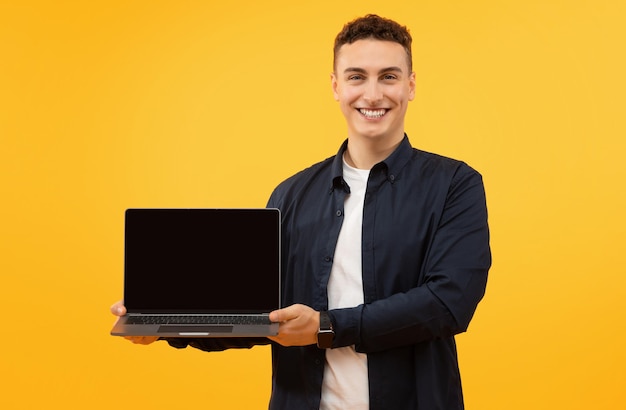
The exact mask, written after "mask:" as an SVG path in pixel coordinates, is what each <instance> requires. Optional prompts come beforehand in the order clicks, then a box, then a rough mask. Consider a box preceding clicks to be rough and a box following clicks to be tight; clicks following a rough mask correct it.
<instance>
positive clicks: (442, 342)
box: [191, 136, 491, 410]
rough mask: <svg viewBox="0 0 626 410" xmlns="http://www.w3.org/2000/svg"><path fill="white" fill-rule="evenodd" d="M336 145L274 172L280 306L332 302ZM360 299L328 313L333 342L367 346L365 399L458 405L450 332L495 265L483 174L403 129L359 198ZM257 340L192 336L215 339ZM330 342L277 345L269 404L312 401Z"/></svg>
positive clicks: (315, 402) (307, 405)
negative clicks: (327, 154)
mask: <svg viewBox="0 0 626 410" xmlns="http://www.w3.org/2000/svg"><path fill="white" fill-rule="evenodd" d="M346 147H347V141H346V142H344V144H343V145H342V147H341V148H340V150H339V152H338V154H337V155H336V156H334V157H331V158H328V159H327V160H325V161H322V162H320V163H318V164H315V165H313V166H312V167H310V168H307V169H305V170H303V171H301V172H299V173H298V174H296V175H294V176H292V177H291V178H289V179H287V180H286V181H284V182H283V183H281V184H280V185H279V186H278V187H277V188H276V189H275V190H274V192H273V193H272V196H271V198H270V200H269V203H268V207H275V208H279V209H280V210H281V214H282V224H283V225H282V226H283V236H282V240H283V243H282V258H283V259H282V274H283V279H282V285H283V289H282V295H283V306H289V305H291V304H294V303H302V304H305V305H308V306H311V307H312V308H313V309H315V310H318V311H321V310H327V308H328V297H327V285H328V279H329V276H330V271H331V267H332V264H333V258H334V251H335V246H336V244H337V238H338V235H339V230H340V229H341V224H342V221H343V217H344V213H343V204H344V200H345V197H346V195H348V194H349V193H350V187H349V186H348V185H347V184H346V182H345V181H344V180H343V177H342V155H343V152H344V151H345V149H346ZM362 254H363V260H362V267H363V293H364V301H365V302H364V304H362V305H359V306H355V307H350V308H343V309H334V310H331V311H330V312H329V315H330V317H331V321H332V324H333V329H334V331H335V339H334V342H333V347H342V346H349V345H354V346H355V348H356V350H357V351H358V352H362V353H367V355H368V369H369V371H368V373H369V392H370V408H371V409H395V410H398V409H424V410H436V409H442V410H451V409H462V408H463V396H462V391H461V381H460V375H459V368H458V362H457V355H456V347H455V342H454V335H455V334H458V333H460V332H463V331H465V330H466V329H467V327H468V325H469V323H470V320H471V318H472V316H473V314H474V311H475V309H476V306H477V304H478V302H479V301H480V300H481V298H482V297H483V295H484V291H485V286H486V282H487V272H488V270H489V267H490V265H491V253H490V248H489V229H488V225H487V208H486V203H485V193H484V188H483V183H482V178H481V176H480V174H479V173H477V172H476V171H475V170H473V169H472V168H470V167H469V166H468V165H466V164H465V163H463V162H460V161H456V160H452V159H449V158H445V157H442V156H439V155H435V154H431V153H427V152H424V151H420V150H417V149H414V148H412V147H411V145H410V143H409V140H408V137H406V136H405V137H404V139H403V141H402V143H401V144H400V145H399V146H398V148H397V149H396V150H395V151H394V152H393V153H392V154H391V155H390V156H389V157H388V158H387V159H385V160H384V161H382V162H380V163H378V164H376V165H375V166H374V167H373V168H372V170H371V172H370V177H369V180H368V183H367V190H366V195H365V203H364V209H363V233H362ZM257 343H267V341H261V340H249V341H242V340H239V341H235V340H233V341H226V340H222V341H219V340H206V339H205V340H197V341H193V342H191V344H192V345H193V346H195V347H198V348H201V349H205V350H221V349H223V348H228V347H248V346H251V345H253V344H257ZM324 354H325V351H324V350H321V349H318V348H317V347H316V346H314V345H313V346H305V347H283V346H280V345H277V344H274V345H273V346H272V364H273V387H272V398H271V402H270V408H271V409H283V410H290V409H316V410H317V409H319V403H320V397H321V386H322V378H323V366H324Z"/></svg>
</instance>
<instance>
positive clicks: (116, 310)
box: [111, 300, 159, 345]
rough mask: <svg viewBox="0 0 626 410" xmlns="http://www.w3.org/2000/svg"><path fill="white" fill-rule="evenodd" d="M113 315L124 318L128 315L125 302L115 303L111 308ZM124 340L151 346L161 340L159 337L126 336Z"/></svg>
mask: <svg viewBox="0 0 626 410" xmlns="http://www.w3.org/2000/svg"><path fill="white" fill-rule="evenodd" d="M111 313H113V314H114V315H115V316H124V315H125V314H126V306H124V302H122V301H121V300H120V301H119V302H115V303H114V304H113V305H112V306H111ZM124 339H126V340H130V341H131V342H133V343H135V344H138V345H149V344H150V343H153V342H156V341H157V340H158V339H159V338H158V337H157V336H124Z"/></svg>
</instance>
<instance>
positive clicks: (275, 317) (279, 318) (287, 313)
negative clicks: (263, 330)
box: [270, 305, 298, 323]
mask: <svg viewBox="0 0 626 410" xmlns="http://www.w3.org/2000/svg"><path fill="white" fill-rule="evenodd" d="M297 306H298V305H291V306H288V307H286V308H282V309H278V310H274V311H273V312H270V320H271V321H272V322H274V323H280V322H286V321H287V320H290V319H293V318H294V317H296V316H297V314H295V313H296V309H297Z"/></svg>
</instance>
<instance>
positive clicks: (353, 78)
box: [348, 74, 363, 81]
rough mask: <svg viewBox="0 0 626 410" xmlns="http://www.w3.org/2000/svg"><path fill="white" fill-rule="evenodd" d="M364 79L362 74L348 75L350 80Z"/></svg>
mask: <svg viewBox="0 0 626 410" xmlns="http://www.w3.org/2000/svg"><path fill="white" fill-rule="evenodd" d="M362 79H363V76H362V75H361V74H352V75H351V76H349V77H348V80H349V81H359V80H362Z"/></svg>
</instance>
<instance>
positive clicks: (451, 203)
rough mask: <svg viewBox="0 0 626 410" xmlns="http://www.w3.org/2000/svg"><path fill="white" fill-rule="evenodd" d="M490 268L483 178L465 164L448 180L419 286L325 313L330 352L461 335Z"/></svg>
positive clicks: (465, 328) (365, 350)
mask: <svg viewBox="0 0 626 410" xmlns="http://www.w3.org/2000/svg"><path fill="white" fill-rule="evenodd" d="M490 266H491V252H490V247H489V228H488V224H487V207H486V201H485V191H484V187H483V182H482V177H481V176H480V174H478V173H477V172H476V171H474V170H473V169H471V168H470V167H468V166H467V165H464V164H463V166H461V167H460V168H459V169H458V170H457V172H456V174H455V175H454V177H453V178H452V180H451V183H450V187H449V189H448V192H447V196H446V201H445V205H444V208H443V210H442V213H441V218H440V220H439V223H438V226H437V229H436V232H435V234H434V236H433V239H432V243H431V246H430V247H429V251H428V253H427V255H426V258H425V261H424V265H423V276H422V280H420V283H419V285H418V286H417V287H415V288H412V289H410V290H408V291H407V292H403V293H397V294H394V295H391V296H389V297H386V298H383V299H379V300H376V301H374V302H372V303H368V304H364V305H360V306H357V307H353V308H346V309H335V310H331V311H330V312H329V315H330V317H331V320H332V322H333V327H334V329H335V334H336V335H335V341H334V343H333V347H341V346H349V345H355V347H356V350H357V351H359V352H363V353H367V352H376V351H382V350H386V349H390V348H394V347H399V346H407V345H411V344H415V343H419V342H423V341H428V340H432V339H437V338H444V337H451V336H453V335H455V334H458V333H461V332H464V331H466V330H467V327H468V326H469V323H470V320H471V319H472V316H473V314H474V312H475V310H476V307H477V305H478V303H479V301H480V300H481V299H482V297H483V295H484V293H485V287H486V283H487V273H488V271H489V267H490Z"/></svg>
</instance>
